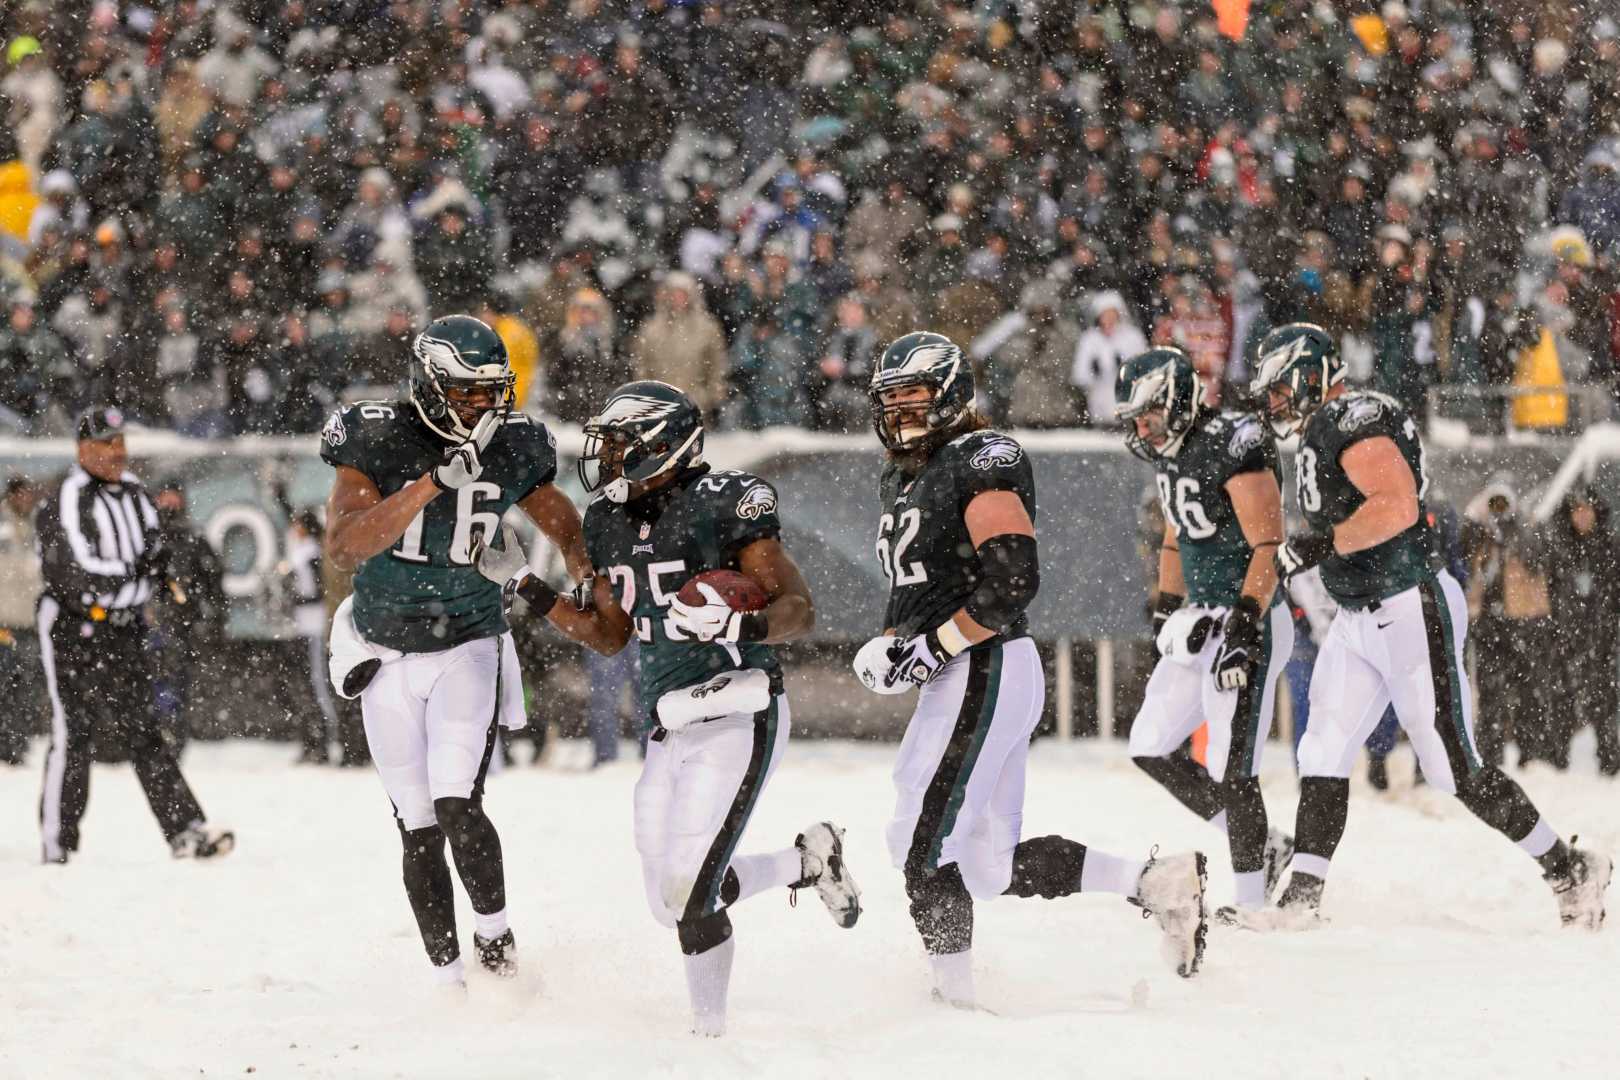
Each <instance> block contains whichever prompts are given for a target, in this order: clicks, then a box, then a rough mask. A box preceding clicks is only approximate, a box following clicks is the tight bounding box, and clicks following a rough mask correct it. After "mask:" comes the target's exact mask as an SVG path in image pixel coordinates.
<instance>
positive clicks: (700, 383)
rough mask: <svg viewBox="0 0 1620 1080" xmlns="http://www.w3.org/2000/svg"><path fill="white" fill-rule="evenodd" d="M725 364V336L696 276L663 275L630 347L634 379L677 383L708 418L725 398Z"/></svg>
mask: <svg viewBox="0 0 1620 1080" xmlns="http://www.w3.org/2000/svg"><path fill="white" fill-rule="evenodd" d="M728 367H729V364H728V363H727V360H726V342H725V335H724V334H723V333H721V330H720V323H719V322H718V321H717V320H716V319H715V317H714V316H713V315H710V314H709V309H708V308H707V307H705V306H704V304H703V294H702V291H701V288H700V286H699V285H698V282H697V279H696V278H694V277H693V276H692V275H691V274H688V273H686V272H684V271H679V270H677V271H675V272H673V273H670V274H667V275H665V277H664V281H663V284H662V285H661V286H659V289H658V294H657V298H656V299H655V300H654V303H653V313H652V316H651V318H649V319H647V321H646V322H644V323H642V324H641V329H640V330H639V331H638V332H637V334H636V336H635V340H634V341H633V342H632V343H631V346H630V370H631V372H632V374H633V377H635V378H637V379H657V380H659V381H660V382H667V383H670V384H672V385H674V386H678V387H680V388H681V389H682V390H684V391H686V394H687V396H688V397H690V398H691V399H692V400H693V402H695V403H696V404H697V406H698V408H700V409H702V410H703V412H704V415H705V416H709V417H713V416H714V415H715V413H716V412H717V411H718V410H719V408H720V406H721V405H722V404H724V402H725V399H726V391H727V377H726V373H727V369H728Z"/></svg>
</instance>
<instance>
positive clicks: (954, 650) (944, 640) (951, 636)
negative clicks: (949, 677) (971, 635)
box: [931, 619, 973, 656]
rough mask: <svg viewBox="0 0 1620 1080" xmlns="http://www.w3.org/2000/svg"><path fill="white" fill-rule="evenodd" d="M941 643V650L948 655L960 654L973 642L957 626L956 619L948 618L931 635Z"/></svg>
mask: <svg viewBox="0 0 1620 1080" xmlns="http://www.w3.org/2000/svg"><path fill="white" fill-rule="evenodd" d="M931 636H932V637H933V639H934V640H935V641H936V642H938V643H939V651H940V652H942V653H944V654H945V655H946V656H959V655H960V654H962V653H963V652H966V651H967V648H968V646H969V645H972V644H973V643H972V642H971V641H969V640H968V639H967V635H966V634H964V633H962V631H961V629H960V628H959V627H957V625H956V620H955V619H946V620H945V621H944V622H942V623H940V624H939V627H938V628H937V629H935V631H934V632H933V634H932V635H931Z"/></svg>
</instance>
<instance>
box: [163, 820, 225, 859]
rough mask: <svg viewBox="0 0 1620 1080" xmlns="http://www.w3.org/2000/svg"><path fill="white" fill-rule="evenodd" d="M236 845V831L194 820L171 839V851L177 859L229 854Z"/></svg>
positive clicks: (209, 857) (208, 857) (212, 857)
mask: <svg viewBox="0 0 1620 1080" xmlns="http://www.w3.org/2000/svg"><path fill="white" fill-rule="evenodd" d="M235 847H236V834H235V833H233V832H231V830H229V829H221V828H219V827H218V826H217V825H209V824H206V823H205V822H201V821H194V822H192V823H191V824H190V825H189V826H187V827H186V830H185V831H184V832H182V833H181V834H180V835H179V836H176V837H175V838H174V839H173V840H170V841H169V851H170V852H171V853H172V854H173V855H174V857H175V858H177V859H214V858H218V857H220V856H222V855H229V854H230V853H231V851H232V850H233V849H234V848H235Z"/></svg>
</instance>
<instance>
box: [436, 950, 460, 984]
mask: <svg viewBox="0 0 1620 1080" xmlns="http://www.w3.org/2000/svg"><path fill="white" fill-rule="evenodd" d="M432 967H433V981H434V982H436V983H438V984H439V985H440V986H455V985H457V984H459V983H464V982H466V981H467V965H466V964H463V963H462V962H461V957H459V956H458V957H456V958H455V959H454V960H452V961H450V962H449V963H448V964H444V965H442V966H441V965H439V964H434V965H432Z"/></svg>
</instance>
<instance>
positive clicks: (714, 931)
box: [675, 910, 731, 956]
mask: <svg viewBox="0 0 1620 1080" xmlns="http://www.w3.org/2000/svg"><path fill="white" fill-rule="evenodd" d="M675 935H676V936H677V937H678V938H680V941H681V952H683V953H685V954H686V955H687V956H697V955H699V954H701V953H706V952H708V951H709V950H710V949H712V948H714V947H715V946H716V945H724V944H725V943H726V939H727V938H729V937H731V917H730V916H729V915H727V914H726V913H725V911H724V910H721V911H717V912H715V913H714V914H713V915H703V916H700V917H698V918H696V919H682V920H680V921H679V922H677V923H676V924H675Z"/></svg>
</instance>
